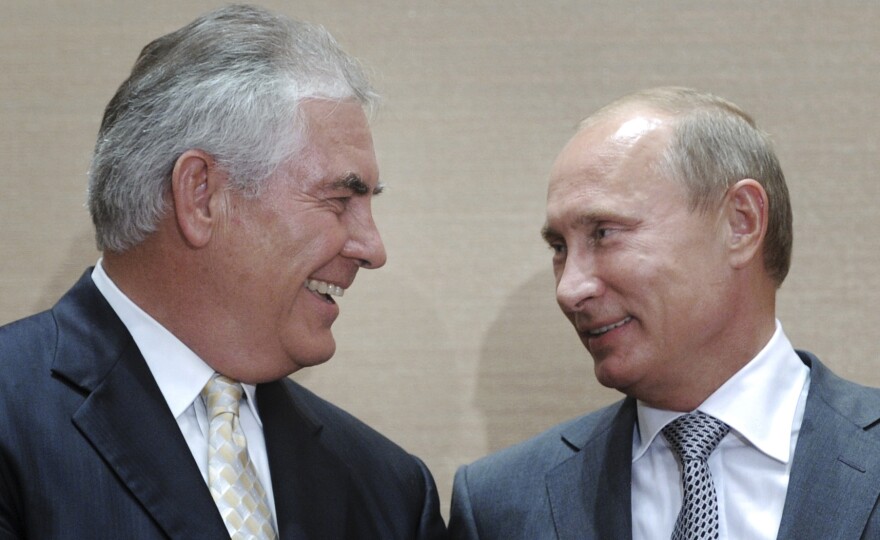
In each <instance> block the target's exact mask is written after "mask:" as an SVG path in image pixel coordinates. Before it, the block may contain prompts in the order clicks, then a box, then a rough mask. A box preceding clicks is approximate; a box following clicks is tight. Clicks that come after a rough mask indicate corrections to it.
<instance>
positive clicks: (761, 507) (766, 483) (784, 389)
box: [632, 321, 810, 540]
mask: <svg viewBox="0 0 880 540" xmlns="http://www.w3.org/2000/svg"><path fill="white" fill-rule="evenodd" d="M707 361H709V360H707ZM809 380H810V369H809V368H808V367H807V366H806V365H804V363H803V362H801V360H800V358H799V357H798V356H797V353H796V352H795V351H794V349H793V348H792V346H791V343H790V342H789V341H788V338H787V337H785V333H783V331H782V326H781V325H780V323H779V321H776V331H775V333H774V334H773V337H772V338H771V339H770V341H769V342H768V343H767V345H766V346H765V347H764V349H762V350H761V352H759V353H758V355H757V356H756V357H755V358H754V359H752V361H751V362H749V363H748V364H747V365H746V366H745V367H743V368H742V369H741V370H740V371H739V372H737V373H736V374H735V375H734V376H733V377H731V378H730V379H729V380H728V381H727V382H726V383H724V385H723V386H721V388H719V389H718V390H716V391H715V393H714V394H712V395H711V396H709V398H708V399H706V401H704V402H703V403H702V404H701V405H700V406H699V407H698V408H697V409H698V410H700V411H703V412H704V413H706V414H708V415H711V416H714V417H715V418H718V419H719V420H721V421H723V422H725V423H726V424H727V425H729V426H730V433H729V434H728V435H727V436H726V437H725V438H724V439H723V440H722V441H721V443H720V444H719V445H718V447H717V448H716V449H715V451H714V452H713V453H712V455H711V456H709V470H710V471H711V472H712V479H713V480H714V482H715V490H716V492H717V493H718V508H719V533H720V535H719V538H722V539H728V538H730V539H740V538H748V539H750V540H760V539H765V538H766V539H773V538H776V534H777V532H778V531H779V524H780V522H781V520H782V508H783V506H784V505H785V494H786V491H787V489H788V479H789V476H790V473H791V462H792V458H793V457H794V449H795V446H796V444H797V438H798V433H799V432H800V427H801V422H802V421H803V417H804V406H805V405H806V399H807V392H808V390H809V386H810V385H809ZM637 409H638V424H637V425H636V427H635V428H634V429H635V433H634V434H633V462H632V518H633V540H649V539H663V540H668V539H669V538H670V535H671V534H672V529H673V527H674V526H675V520H676V518H677V517H678V512H679V510H680V509H681V497H682V487H681V472H680V471H681V469H680V467H679V465H678V462H677V460H676V458H675V454H674V453H673V451H672V450H671V449H670V447H669V445H668V444H667V442H666V438H665V437H663V435H662V434H660V431H661V430H662V429H663V427H665V426H666V424H668V423H669V422H671V421H672V420H674V419H675V418H677V417H679V416H681V415H682V414H683V413H680V412H674V411H664V410H660V409H654V408H651V407H649V406H647V405H645V404H644V403H641V402H638V404H637Z"/></svg>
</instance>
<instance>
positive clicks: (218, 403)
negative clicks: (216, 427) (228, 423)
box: [202, 373, 242, 420]
mask: <svg viewBox="0 0 880 540" xmlns="http://www.w3.org/2000/svg"><path fill="white" fill-rule="evenodd" d="M241 394H242V388H241V384H240V383H237V382H235V381H233V380H232V379H230V378H229V377H226V376H225V375H220V374H219V373H215V374H214V376H213V377H211V380H210V381H208V384H206V385H205V387H204V388H203V389H202V399H204V400H205V408H206V409H207V411H208V419H209V420H210V419H213V418H214V417H216V416H217V415H218V414H223V413H232V414H233V415H235V416H238V406H239V403H240V402H241Z"/></svg>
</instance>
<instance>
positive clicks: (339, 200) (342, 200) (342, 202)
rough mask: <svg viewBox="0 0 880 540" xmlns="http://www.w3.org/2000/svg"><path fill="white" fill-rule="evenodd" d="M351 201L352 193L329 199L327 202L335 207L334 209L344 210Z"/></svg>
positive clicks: (337, 210)
mask: <svg viewBox="0 0 880 540" xmlns="http://www.w3.org/2000/svg"><path fill="white" fill-rule="evenodd" d="M349 201H351V196H350V195H347V196H344V197H333V198H330V199H327V202H328V203H329V204H330V205H331V206H332V207H333V210H334V211H336V212H342V211H343V210H345V208H346V207H347V206H348V203H349Z"/></svg>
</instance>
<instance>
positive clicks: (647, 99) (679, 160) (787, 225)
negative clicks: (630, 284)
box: [581, 87, 793, 286]
mask: <svg viewBox="0 0 880 540" xmlns="http://www.w3.org/2000/svg"><path fill="white" fill-rule="evenodd" d="M643 107H647V108H648V109H649V110H654V111H657V112H660V113H662V114H668V115H670V116H671V117H672V133H671V136H670V138H669V142H668V145H667V147H666V150H665V151H664V153H663V154H662V155H661V156H659V158H658V161H657V163H656V166H657V170H658V171H659V172H660V173H661V174H662V175H664V177H666V178H670V179H677V180H679V181H681V182H683V183H684V185H685V188H686V189H687V192H688V197H689V203H690V205H691V209H692V210H697V209H700V210H702V211H706V210H708V209H710V208H712V207H714V206H715V205H716V204H718V203H719V202H720V201H721V199H722V198H723V197H724V195H725V193H726V192H727V189H728V188H730V186H732V185H733V184H735V183H737V182H738V181H740V180H743V179H746V178H751V179H754V180H756V181H758V182H759V183H760V184H761V186H763V187H764V190H765V191H766V192H767V198H768V201H769V210H768V214H769V217H768V225H767V237H766V240H765V241H764V248H763V249H764V252H763V257H764V267H765V268H766V269H767V272H768V274H769V275H770V276H771V278H773V280H774V281H775V282H776V284H777V286H779V285H782V282H783V281H784V280H785V276H786V275H788V270H789V267H790V266H791V251H792V242H793V234H792V212H791V201H790V199H789V194H788V187H787V186H786V183H785V176H784V175H783V174H782V167H781V166H780V165H779V160H778V159H777V157H776V153H775V151H774V150H773V144H772V142H771V140H770V137H769V136H768V135H767V134H766V133H765V132H763V131H761V130H760V129H758V127H757V126H756V124H755V121H754V120H753V119H752V117H751V116H749V114H747V113H746V112H745V111H743V110H742V109H740V108H739V107H738V106H736V105H735V104H733V103H731V102H730V101H727V100H726V99H723V98H720V97H718V96H715V95H712V94H709V93H705V92H699V91H697V90H693V89H690V88H680V87H661V88H653V89H649V90H643V91H641V92H637V93H635V94H631V95H628V96H626V97H623V98H621V99H619V100H617V101H615V102H613V103H611V104H610V105H607V106H606V107H603V108H602V109H600V110H599V111H598V112H596V113H595V114H593V115H591V116H590V117H589V118H587V119H586V120H584V121H583V122H582V123H581V127H582V128H583V127H586V126H589V125H592V124H594V123H596V122H597V121H598V120H600V119H602V118H607V117H609V116H612V115H614V114H616V113H619V112H621V111H622V110H624V109H626V110H635V109H638V108H643Z"/></svg>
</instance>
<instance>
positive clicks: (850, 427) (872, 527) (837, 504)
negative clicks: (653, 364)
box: [449, 351, 880, 540]
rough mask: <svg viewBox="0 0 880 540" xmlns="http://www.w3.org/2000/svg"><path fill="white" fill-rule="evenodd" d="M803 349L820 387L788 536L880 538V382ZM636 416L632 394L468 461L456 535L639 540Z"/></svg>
mask: <svg viewBox="0 0 880 540" xmlns="http://www.w3.org/2000/svg"><path fill="white" fill-rule="evenodd" d="M798 354H799V355H800V357H801V360H802V361H803V362H804V363H805V364H806V365H807V366H809V367H810V373H811V382H810V393H809V396H808V398H807V404H806V409H805V411H804V421H803V424H802V426H801V432H800V435H799V437H798V443H797V448H796V449H795V456H794V462H793V464H792V471H791V478H790V480H789V486H788V495H787V497H786V500H785V507H784V510H783V515H782V523H781V525H780V530H779V535H778V538H786V539H788V538H790V539H799V540H803V539H814V538H815V539H820V538H821V539H823V540H826V539H855V538H880V512H878V511H877V504H878V496H880V428H878V423H880V390H878V389H873V388H867V387H864V386H860V385H857V384H855V383H852V382H849V381H845V380H843V379H841V378H839V377H837V376H836V375H834V374H833V373H832V372H831V371H829V370H828V368H826V367H825V366H823V365H822V363H821V362H819V360H818V359H817V358H816V357H815V356H813V355H812V354H810V353H806V352H800V351H799V352H798ZM635 422H636V405H635V401H634V400H633V399H631V398H627V399H624V400H622V401H620V402H618V403H615V404H613V405H611V406H609V407H606V408H604V409H601V410H599V411H597V412H595V413H592V414H588V415H586V416H583V417H580V418H577V419H575V420H572V421H569V422H567V423H564V424H561V425H559V426H556V427H554V428H553V429H551V430H549V431H547V432H545V433H543V434H541V435H539V436H537V437H535V438H533V439H531V440H528V441H525V442H523V443H520V444H518V445H516V446H513V447H511V448H508V449H506V450H503V451H501V452H498V453H496V454H493V455H490V456H487V457H485V458H483V459H481V460H479V461H477V462H475V463H473V464H471V465H468V466H464V467H462V468H460V469H459V471H458V472H457V474H456V475H455V485H454V488H453V496H452V511H451V517H450V524H449V526H450V535H451V537H452V538H456V539H477V538H480V539H482V540H491V539H496V538H497V539H499V540H500V539H504V540H516V539H523V540H526V539H528V540H536V539H559V540H575V539H577V540H585V539H594V538H595V539H613V540H618V539H630V538H631V537H632V522H631V504H630V479H631V461H632V435H633V425H634V423H635Z"/></svg>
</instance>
